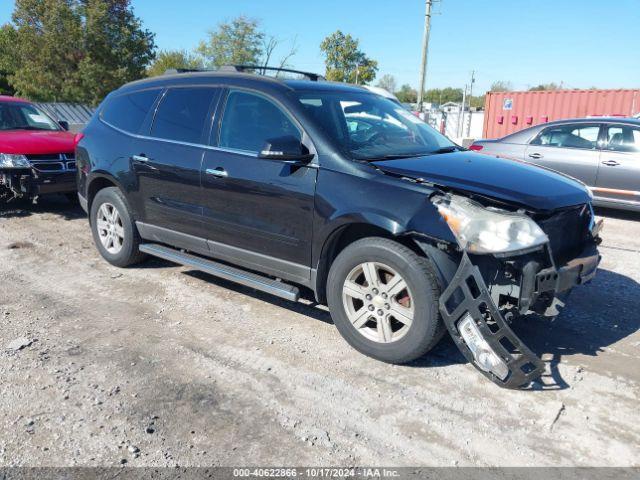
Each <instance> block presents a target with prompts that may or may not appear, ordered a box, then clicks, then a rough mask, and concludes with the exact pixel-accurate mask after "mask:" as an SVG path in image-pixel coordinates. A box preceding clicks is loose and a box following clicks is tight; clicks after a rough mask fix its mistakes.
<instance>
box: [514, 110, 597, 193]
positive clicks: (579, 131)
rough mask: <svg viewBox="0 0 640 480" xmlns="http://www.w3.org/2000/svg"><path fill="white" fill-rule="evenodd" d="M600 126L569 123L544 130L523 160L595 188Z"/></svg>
mask: <svg viewBox="0 0 640 480" xmlns="http://www.w3.org/2000/svg"><path fill="white" fill-rule="evenodd" d="M599 135H600V124H599V123H595V122H594V123H573V124H571V123H569V124H563V125H553V126H550V127H548V128H545V129H544V130H542V131H541V132H540V133H539V134H538V135H537V136H536V137H535V138H534V139H533V140H532V141H531V142H530V143H529V145H528V147H527V149H526V152H525V157H524V160H525V161H527V162H530V163H534V164H536V165H541V166H543V167H547V168H550V169H552V170H557V171H558V172H562V173H565V174H567V175H570V176H572V177H574V178H577V179H578V180H580V181H582V182H584V183H585V184H587V185H589V186H591V187H593V186H595V184H596V177H597V175H598V165H599V161H600V151H599V150H598V138H599Z"/></svg>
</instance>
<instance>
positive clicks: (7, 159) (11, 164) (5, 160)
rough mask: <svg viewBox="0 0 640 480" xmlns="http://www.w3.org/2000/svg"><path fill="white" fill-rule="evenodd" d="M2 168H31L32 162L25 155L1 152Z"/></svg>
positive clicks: (0, 161)
mask: <svg viewBox="0 0 640 480" xmlns="http://www.w3.org/2000/svg"><path fill="white" fill-rule="evenodd" d="M0 168H31V164H30V163H29V160H27V157H25V156H24V155H14V154H11V153H0Z"/></svg>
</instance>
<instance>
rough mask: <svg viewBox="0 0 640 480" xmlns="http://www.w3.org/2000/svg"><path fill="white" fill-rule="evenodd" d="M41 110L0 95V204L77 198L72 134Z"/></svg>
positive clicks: (61, 123)
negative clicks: (61, 196)
mask: <svg viewBox="0 0 640 480" xmlns="http://www.w3.org/2000/svg"><path fill="white" fill-rule="evenodd" d="M68 128H69V126H68V124H67V123H66V122H60V123H58V122H56V121H55V120H53V119H52V118H51V117H49V116H48V115H47V114H46V113H45V112H43V111H42V110H41V109H39V108H38V107H36V106H35V105H33V104H32V103H29V102H28V101H26V100H22V99H19V98H15V97H6V96H2V95H0V202H1V201H9V200H12V199H14V198H26V199H35V198H37V197H38V196H40V195H46V194H49V193H62V194H66V195H67V196H68V198H69V199H71V200H75V199H77V196H76V195H77V188H76V161H75V153H74V150H75V140H74V138H75V135H74V134H73V133H70V132H68V131H67V130H68Z"/></svg>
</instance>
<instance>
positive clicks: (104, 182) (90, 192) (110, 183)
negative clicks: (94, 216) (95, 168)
mask: <svg viewBox="0 0 640 480" xmlns="http://www.w3.org/2000/svg"><path fill="white" fill-rule="evenodd" d="M109 187H116V188H119V189H120V191H121V192H123V193H124V189H123V188H122V186H121V185H120V183H119V182H118V181H117V180H116V179H115V178H114V177H113V176H111V175H109V174H108V173H102V172H100V173H95V174H94V175H93V176H92V178H91V180H90V181H89V184H88V187H87V206H88V211H89V212H91V204H92V203H93V199H94V198H95V197H96V195H97V194H98V192H99V191H100V190H103V189H105V188H109Z"/></svg>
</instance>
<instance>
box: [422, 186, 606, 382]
mask: <svg viewBox="0 0 640 480" xmlns="http://www.w3.org/2000/svg"><path fill="white" fill-rule="evenodd" d="M431 202H432V203H433V204H434V205H435V207H436V208H437V210H438V212H439V213H440V215H441V217H442V219H443V220H444V221H445V222H446V223H447V225H448V226H449V228H450V229H451V231H452V232H453V234H454V236H455V238H456V240H457V245H453V246H451V245H450V246H448V247H443V248H445V249H448V250H449V251H448V252H447V255H448V256H449V257H453V260H454V261H455V264H456V265H457V271H455V273H454V274H453V276H452V277H451V278H449V279H448V286H447V287H446V289H445V290H444V292H443V293H442V295H441V297H440V311H441V314H442V318H443V320H444V322H445V324H446V327H447V329H448V330H449V333H450V334H451V337H452V338H453V340H454V342H455V344H456V345H457V346H458V348H459V349H460V350H461V352H462V353H463V354H464V356H465V357H466V358H467V360H468V361H469V362H471V363H472V364H473V365H474V366H475V367H476V368H477V369H478V370H480V371H481V372H482V373H483V374H484V375H485V376H487V377H488V378H489V379H491V380H492V381H493V382H495V383H496V384H498V385H500V386H503V387H507V388H519V387H522V386H524V385H527V384H529V383H531V382H532V381H534V380H536V379H537V378H538V377H540V375H541V374H542V373H543V372H544V364H543V362H542V360H541V359H540V358H539V357H538V356H537V355H536V354H535V353H533V352H532V351H531V350H530V349H529V348H528V347H527V346H526V345H525V344H524V342H523V341H522V340H520V339H519V338H518V337H517V336H516V334H515V333H514V332H513V330H512V329H511V328H510V324H511V322H512V321H513V320H515V319H516V318H517V317H521V316H524V315H527V314H538V315H543V316H548V317H555V316H556V315H557V314H558V309H559V308H561V307H562V305H563V298H566V296H567V295H568V293H569V292H570V291H571V289H572V288H573V287H574V286H577V285H581V284H584V283H586V282H588V281H589V280H591V279H592V278H593V277H594V276H595V273H596V270H597V267H598V264H599V262H600V255H599V254H598V250H597V245H598V244H599V243H600V238H599V231H600V229H601V227H602V223H596V221H595V217H594V213H593V210H592V207H591V204H590V203H584V204H581V205H576V206H571V207H564V208H560V209H557V210H553V211H551V212H542V213H541V212H536V211H528V210H527V209H524V208H509V206H508V205H504V204H502V203H498V202H494V201H492V200H490V199H487V198H485V197H474V198H469V197H467V196H463V195H461V194H459V193H456V192H451V191H448V192H447V191H443V192H441V193H435V194H434V195H433V196H432V197H431Z"/></svg>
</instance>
